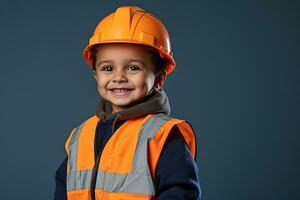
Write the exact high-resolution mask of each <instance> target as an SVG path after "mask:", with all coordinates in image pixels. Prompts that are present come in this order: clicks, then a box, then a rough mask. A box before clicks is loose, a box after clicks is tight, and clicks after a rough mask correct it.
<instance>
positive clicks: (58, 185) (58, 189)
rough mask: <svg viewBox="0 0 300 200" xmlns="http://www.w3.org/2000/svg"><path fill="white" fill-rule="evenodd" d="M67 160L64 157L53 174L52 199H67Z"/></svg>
mask: <svg viewBox="0 0 300 200" xmlns="http://www.w3.org/2000/svg"><path fill="white" fill-rule="evenodd" d="M67 161H68V157H66V158H65V159H64V160H63V162H62V163H61V164H60V166H59V168H58V169H57V171H56V174H55V192H54V200H67V192H66V176H67Z"/></svg>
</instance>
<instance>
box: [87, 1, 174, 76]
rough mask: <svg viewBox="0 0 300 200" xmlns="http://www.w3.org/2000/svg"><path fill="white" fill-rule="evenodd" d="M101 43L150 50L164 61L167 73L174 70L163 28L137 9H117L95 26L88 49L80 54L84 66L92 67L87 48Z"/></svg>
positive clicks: (167, 35)
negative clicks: (144, 47) (140, 45)
mask: <svg viewBox="0 0 300 200" xmlns="http://www.w3.org/2000/svg"><path fill="white" fill-rule="evenodd" d="M103 43H133V44H142V45H146V46H150V47H152V48H154V49H156V50H157V51H158V52H159V55H160V56H161V57H162V58H163V59H165V60H166V61H167V64H166V71H167V73H170V72H172V71H173V70H174V68H175V60H174V58H173V53H172V51H171V43H170V37H169V34H168V31H167V29H166V27H165V26H164V24H163V23H162V22H161V21H160V20H159V19H157V18H156V17H154V16H153V15H152V14H151V13H148V12H145V11H144V10H143V9H141V8H139V7H137V6H121V7H119V8H117V10H116V11H115V12H113V13H111V14H109V15H107V16H106V17H104V18H103V19H102V20H101V21H100V22H99V23H98V25H97V27H96V29H95V31H94V34H93V36H92V37H91V38H90V40H89V44H88V46H87V47H86V48H85V49H84V51H83V58H84V60H85V62H86V63H87V64H88V65H90V66H91V65H92V57H91V48H92V47H93V46H94V45H97V44H103Z"/></svg>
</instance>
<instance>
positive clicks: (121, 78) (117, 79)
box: [112, 71, 127, 82]
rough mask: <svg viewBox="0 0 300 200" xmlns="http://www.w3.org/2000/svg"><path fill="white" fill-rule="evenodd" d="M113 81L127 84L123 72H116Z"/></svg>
mask: <svg viewBox="0 0 300 200" xmlns="http://www.w3.org/2000/svg"><path fill="white" fill-rule="evenodd" d="M112 81H113V82H127V77H126V74H125V73H124V72H123V71H115V73H114V76H113V79H112Z"/></svg>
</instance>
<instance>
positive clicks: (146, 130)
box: [55, 6, 201, 200]
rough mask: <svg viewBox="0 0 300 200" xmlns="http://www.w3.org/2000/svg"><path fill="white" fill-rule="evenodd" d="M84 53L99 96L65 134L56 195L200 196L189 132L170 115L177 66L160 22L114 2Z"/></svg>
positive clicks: (118, 198) (163, 199)
mask: <svg viewBox="0 0 300 200" xmlns="http://www.w3.org/2000/svg"><path fill="white" fill-rule="evenodd" d="M83 57H84V59H85V61H86V62H87V64H89V65H91V66H92V68H93V70H92V73H93V76H94V78H95V80H96V82H97V86H98V92H99V94H100V96H101V97H102V101H101V102H100V103H99V105H98V107H97V111H96V114H95V115H94V116H92V117H91V118H89V119H87V120H86V121H84V122H83V123H82V124H81V125H79V126H78V127H76V128H74V129H73V131H72V132H71V134H70V136H69V138H68V140H67V142H66V145H65V148H66V152H67V155H68V156H67V158H66V159H65V160H64V161H63V163H62V164H61V166H60V167H59V169H58V170H57V173H56V177H55V178H56V190H55V199H56V200H58V199H71V200H74V199H75V200H79V199H85V200H88V199H98V200H102V199H112V200H125V199H126V200H127V199H128V200H142V199H158V200H159V199H160V200H167V199H172V200H175V199H190V200H192V199H193V200H194V199H197V200H198V199H200V193H201V192H200V185H199V178H198V168H197V166H196V163H195V160H194V159H195V158H196V139H195V135H194V132H193V130H192V128H191V126H190V125H189V124H188V123H187V122H185V121H184V120H179V119H174V118H172V117H170V116H169V114H170V105H169V101H168V97H167V95H166V94H165V92H164V91H163V89H162V85H163V83H164V81H165V79H166V77H167V75H168V74H169V73H171V72H172V71H173V70H174V68H175V61H174V59H173V55H172V52H171V48H170V39H169V35H168V32H167V30H166V28H165V27H164V25H163V24H162V22H161V21H159V20H158V19H157V18H155V17H154V16H153V15H151V14H150V13H147V12H145V11H144V10H142V9H141V8H139V7H136V6H122V7H119V8H118V9H117V10H116V11H115V12H113V13H111V14H110V15H108V16H106V17H105V18H104V19H103V20H102V21H100V23H99V24H98V26H97V27H96V30H95V32H94V34H93V36H92V37H91V38H90V41H89V45H88V46H87V47H86V48H85V50H84V52H83Z"/></svg>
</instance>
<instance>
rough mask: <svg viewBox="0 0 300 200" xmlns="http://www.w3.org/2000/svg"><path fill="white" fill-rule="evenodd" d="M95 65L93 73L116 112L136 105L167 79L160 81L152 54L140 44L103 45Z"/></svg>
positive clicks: (97, 53) (101, 92) (98, 52)
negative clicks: (158, 80) (156, 74)
mask: <svg viewBox="0 0 300 200" xmlns="http://www.w3.org/2000/svg"><path fill="white" fill-rule="evenodd" d="M95 68H96V71H93V75H94V77H95V79H96V81H97V84H98V91H99V94H100V95H101V96H102V98H104V99H105V100H107V101H109V102H110V103H111V106H112V110H113V112H118V111H122V110H124V109H126V108H128V107H130V106H132V105H134V104H136V103H137V102H139V101H140V100H142V99H143V98H144V97H145V96H147V95H148V94H149V92H150V90H151V89H152V88H153V87H155V88H157V87H160V86H161V84H162V82H163V81H162V82H161V80H160V82H159V83H156V82H157V81H155V79H156V77H155V73H154V70H155V66H154V64H153V62H152V60H151V57H150V54H149V53H148V52H147V51H146V49H144V47H143V46H140V45H132V44H103V45H101V46H100V47H98V50H97V52H96V64H95ZM157 84H158V85H157Z"/></svg>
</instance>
